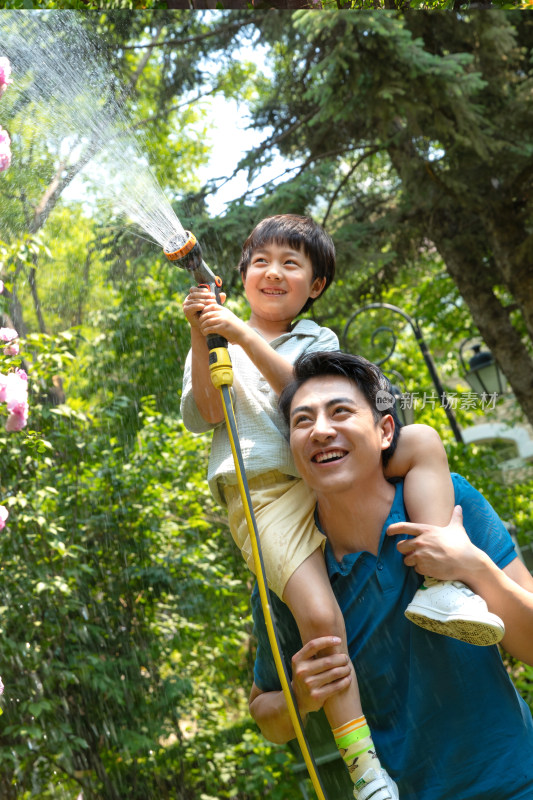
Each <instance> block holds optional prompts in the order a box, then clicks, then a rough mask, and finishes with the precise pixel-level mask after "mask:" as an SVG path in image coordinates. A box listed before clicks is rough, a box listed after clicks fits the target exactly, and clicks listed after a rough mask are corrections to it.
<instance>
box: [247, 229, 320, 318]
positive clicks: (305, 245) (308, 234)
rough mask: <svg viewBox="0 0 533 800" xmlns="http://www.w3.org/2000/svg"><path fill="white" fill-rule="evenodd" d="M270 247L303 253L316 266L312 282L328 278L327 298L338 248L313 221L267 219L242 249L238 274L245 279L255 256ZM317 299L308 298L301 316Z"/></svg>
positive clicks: (254, 230)
mask: <svg viewBox="0 0 533 800" xmlns="http://www.w3.org/2000/svg"><path fill="white" fill-rule="evenodd" d="M269 244H277V245H284V244H287V245H289V247H292V248H293V249H294V250H302V251H303V252H304V253H305V255H306V256H307V258H308V259H309V260H310V261H311V264H312V265H313V280H315V279H316V278H325V279H326V283H325V285H324V288H323V289H322V291H321V293H320V295H319V297H320V296H322V295H323V294H324V292H325V291H326V289H327V288H328V286H329V285H330V283H331V282H332V280H333V278H334V277H335V245H334V244H333V240H332V239H331V236H330V235H329V234H328V233H326V231H325V230H324V228H321V227H320V225H318V224H317V223H316V222H315V221H314V220H312V219H311V218H310V217H302V216H300V215H299V214H278V215H277V216H275V217H266V218H265V219H263V220H262V221H261V222H260V223H259V224H258V225H256V226H255V228H254V229H253V231H252V232H251V234H250V235H249V236H248V238H247V239H246V241H245V243H244V244H243V246H242V256H241V260H240V262H239V270H240V272H241V275H242V276H243V278H245V277H246V272H247V270H248V267H249V266H250V262H251V260H252V255H253V253H254V252H255V251H256V250H259V249H260V248H261V247H266V246H267V245H269ZM316 299H317V298H313V297H310V298H308V300H307V302H306V304H305V305H304V307H303V308H302V309H301V311H300V312H299V313H300V314H303V313H304V312H305V311H307V310H308V309H309V308H310V307H311V305H312V304H313V303H314V301H315V300H316Z"/></svg>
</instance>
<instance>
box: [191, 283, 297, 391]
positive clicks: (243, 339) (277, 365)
mask: <svg viewBox="0 0 533 800" xmlns="http://www.w3.org/2000/svg"><path fill="white" fill-rule="evenodd" d="M200 329H201V331H202V333H203V334H204V336H207V335H208V334H210V333H216V334H219V335H221V336H224V337H225V338H226V339H227V340H228V342H231V344H238V345H239V346H240V347H242V349H243V350H244V352H245V353H246V355H247V356H248V358H249V359H250V360H251V361H252V362H253V363H254V364H255V366H256V367H257V369H258V370H259V372H260V373H261V374H262V375H263V377H264V378H265V379H266V380H267V381H268V383H269V384H270V386H271V387H272V389H273V390H274V391H275V392H276V394H280V393H281V391H282V389H283V388H284V387H285V386H286V385H287V383H289V382H290V381H291V380H292V378H293V369H292V364H291V362H290V361H288V360H287V359H286V358H284V357H283V356H281V355H280V354H279V353H277V352H276V351H275V350H274V349H273V348H272V347H270V345H269V343H268V342H267V341H266V340H265V339H263V337H262V336H260V335H259V334H258V333H257V332H256V331H254V330H253V328H251V327H250V326H249V325H247V324H246V322H243V321H242V320H241V319H239V317H237V316H236V314H234V313H233V312H232V311H230V310H229V309H228V308H224V307H223V306H220V305H218V304H217V303H216V301H215V300H214V298H213V301H212V302H210V303H208V304H206V306H205V308H204V310H203V312H202V316H201V319H200ZM195 396H196V395H195Z"/></svg>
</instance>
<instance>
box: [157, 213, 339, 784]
mask: <svg viewBox="0 0 533 800" xmlns="http://www.w3.org/2000/svg"><path fill="white" fill-rule="evenodd" d="M163 252H164V254H165V256H166V257H167V258H168V260H169V261H171V262H172V263H177V264H178V266H180V267H182V269H186V270H188V271H189V272H191V273H192V275H193V276H194V278H195V280H196V282H197V284H198V285H199V286H207V288H209V289H210V290H211V292H212V293H213V294H214V295H215V297H216V300H217V303H220V304H221V300H220V288H221V286H222V280H221V279H220V278H219V277H218V275H215V274H214V273H213V272H212V271H211V270H210V268H209V267H208V266H207V264H206V263H205V261H204V260H203V257H202V249H201V247H200V244H199V242H198V241H197V239H196V237H195V236H194V234H193V233H191V232H190V231H186V230H184V229H181V230H177V231H175V232H174V233H173V234H172V236H171V237H170V239H168V241H167V242H166V243H165V245H164V247H163ZM207 346H208V348H209V371H210V373H211V381H212V382H213V385H214V386H215V388H216V389H219V390H220V394H221V397H222V407H223V409H224V418H225V421H226V429H227V431H228V437H229V441H230V445H231V452H232V455H233V461H234V464H235V471H236V474H237V484H238V486H239V493H240V496H241V502H242V505H243V509H244V515H245V517H246V523H247V526H248V533H249V535H250V544H251V546H252V554H253V559H254V566H255V574H256V578H257V585H258V589H259V596H260V598H261V607H262V609H263V616H264V618H265V625H266V629H267V634H268V639H269V642H270V647H271V648H272V655H273V656H274V662H275V664H276V670H277V673H278V677H279V680H280V683H281V688H282V690H283V695H284V697H285V701H286V703H287V709H288V711H289V716H290V718H291V722H292V725H293V728H294V731H295V733H296V738H297V740H298V744H299V745H300V750H301V751H302V756H303V759H304V761H305V764H306V767H307V771H308V772H309V777H310V778H311V782H312V784H313V788H314V790H315V792H316V794H317V797H318V800H327V797H326V794H325V792H324V787H323V786H322V782H321V780H320V776H319V774H318V769H317V766H316V763H315V760H314V758H313V754H312V752H311V748H310V747H309V742H308V741H307V738H306V736H305V733H304V729H303V724H302V719H301V717H300V712H299V710H298V705H297V703H296V699H295V697H294V693H293V690H292V686H291V679H290V676H289V673H288V671H287V666H286V664H285V661H284V660H283V656H282V655H281V652H282V651H281V644H280V639H279V635H278V632H277V629H276V625H275V622H274V617H273V613H272V604H271V600H270V590H269V588H268V584H267V580H266V573H265V565H264V563H263V555H262V553H261V544H260V542H259V533H258V531H257V524H256V521H255V515H254V512H253V509H252V499H251V497H250V490H249V487H248V481H247V479H246V471H245V467H244V461H243V458H242V452H241V446H240V443H239V433H238V431H237V422H236V419H235V410H234V408H233V401H232V398H231V393H230V390H229V387H230V386H231V385H232V384H233V367H232V365H231V358H230V356H229V352H228V342H227V340H226V339H225V338H224V337H223V336H219V335H217V334H210V335H209V336H208V337H207Z"/></svg>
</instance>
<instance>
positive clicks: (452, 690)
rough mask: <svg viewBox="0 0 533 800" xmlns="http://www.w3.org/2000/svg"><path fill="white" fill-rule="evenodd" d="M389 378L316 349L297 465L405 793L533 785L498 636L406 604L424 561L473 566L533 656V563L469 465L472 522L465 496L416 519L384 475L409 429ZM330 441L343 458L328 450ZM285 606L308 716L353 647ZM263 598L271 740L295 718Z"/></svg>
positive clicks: (265, 724) (301, 403)
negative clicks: (394, 406)
mask: <svg viewBox="0 0 533 800" xmlns="http://www.w3.org/2000/svg"><path fill="white" fill-rule="evenodd" d="M387 388H388V387H387V383H386V381H385V379H384V378H383V376H382V373H381V372H380V371H379V370H378V369H377V367H375V366H374V365H372V364H370V363H369V362H367V361H366V359H362V358H360V357H357V356H351V355H348V354H344V353H334V352H329V353H314V354H312V355H310V356H307V357H305V358H304V359H300V360H299V361H298V362H296V364H295V381H294V382H293V383H292V384H291V385H290V386H288V387H287V388H286V389H285V390H284V392H283V393H282V396H281V397H280V407H281V409H282V411H283V413H284V414H285V416H286V419H287V421H288V423H289V430H290V443H291V448H292V451H293V455H294V459H295V462H296V466H297V467H298V470H299V472H300V474H301V475H302V478H303V479H304V480H305V481H306V482H307V483H308V484H309V485H310V486H311V488H313V489H314V491H315V493H316V496H317V522H318V523H319V525H320V527H321V529H322V530H323V532H324V533H325V535H326V536H327V544H326V550H325V557H326V564H327V568H328V572H329V575H330V580H331V583H332V586H333V590H334V592H335V595H336V597H337V600H338V602H339V605H340V607H341V610H342V612H343V615H344V618H345V622H346V629H347V637H348V648H349V653H350V657H351V659H352V661H353V662H354V666H355V672H356V674H357V676H358V679H359V689H360V693H361V700H362V704H363V708H364V709H365V713H366V716H367V719H368V720H369V724H370V728H371V731H372V735H373V739H374V742H375V745H376V750H377V754H378V756H379V758H380V761H381V763H382V765H383V766H384V767H385V769H386V770H387V772H388V773H389V774H390V775H391V777H392V778H393V779H394V780H395V781H396V783H397V784H398V788H399V795H400V798H401V800H526V798H529V800H531V798H533V721H532V719H531V713H530V711H529V709H528V707H527V705H526V704H525V702H524V701H523V700H522V698H520V697H519V695H518V694H517V692H516V690H515V689H514V687H513V685H512V683H511V681H510V679H509V677H508V675H507V672H506V670H505V668H504V666H503V663H502V660H501V657H500V654H499V651H498V649H497V647H496V646H491V647H475V646H473V645H470V644H465V643H463V642H459V641H457V640H455V639H450V638H448V637H445V636H440V635H438V634H436V633H432V632H430V631H427V630H424V629H422V628H418V627H416V626H414V625H412V624H411V623H410V622H408V621H407V620H406V619H405V617H404V614H403V609H405V607H406V605H407V603H408V600H409V598H410V597H412V596H413V594H414V591H416V589H418V588H419V587H420V585H421V583H422V580H423V579H422V575H431V576H433V577H435V578H438V579H441V580H457V581H461V582H463V583H465V584H466V585H467V586H469V587H470V588H471V589H472V590H473V591H474V592H476V593H477V594H479V595H480V596H481V597H482V598H483V599H484V600H485V601H486V603H487V605H488V607H489V609H490V611H492V612H493V613H496V614H498V615H499V616H500V617H501V618H502V620H503V621H504V624H505V630H506V633H505V637H504V639H503V641H502V644H503V646H504V648H505V649H506V650H507V652H509V653H510V654H511V655H513V656H515V657H516V658H518V659H520V660H522V661H524V662H526V663H529V664H533V578H532V576H531V575H530V574H529V572H528V571H527V569H526V568H525V567H524V565H523V564H522V563H521V561H519V559H518V558H517V557H516V552H515V551H514V547H513V543H512V541H511V539H510V537H509V535H508V533H507V531H506V530H505V527H504V526H503V524H502V523H501V521H500V520H499V518H498V517H497V515H496V514H495V512H494V510H493V509H492V508H491V507H490V505H489V504H488V503H487V502H486V501H485V500H484V498H483V497H482V496H481V495H480V494H479V493H478V492H476V490H474V489H473V488H472V487H471V486H470V485H469V484H468V483H467V481H465V480H464V479H463V478H461V477H460V476H453V481H454V488H455V495H456V503H457V504H458V505H460V506H461V507H462V512H463V514H464V525H465V527H464V528H463V527H462V524H461V511H460V509H456V511H455V512H454V517H453V518H452V522H451V523H450V525H449V526H448V527H446V528H437V527H431V526H424V525H418V524H416V525H415V524H413V523H409V522H408V521H406V514H405V508H404V504H403V492H402V489H403V487H402V481H398V482H396V483H395V484H393V483H391V482H389V481H388V480H386V478H385V477H384V474H383V464H382V455H383V453H384V452H386V451H387V450H388V448H389V447H391V446H392V447H394V442H395V435H396V431H395V428H396V426H395V419H394V416H393V415H392V414H390V413H387V410H386V409H385V410H380V408H379V407H380V406H382V405H383V404H382V403H376V396H378V395H377V393H378V392H383V391H384V390H387ZM323 453H328V454H329V455H330V456H332V457H331V458H328V459H327V460H324V459H323V458H322V457H319V458H317V454H323ZM465 529H466V531H468V534H467V533H466V531H465ZM407 535H408V536H409V537H410V538H406V536H407ZM275 609H276V613H277V616H278V621H279V625H280V628H281V636H282V640H283V641H284V649H285V650H286V654H287V655H288V656H289V657H291V656H293V658H292V666H293V687H294V691H295V695H296V699H297V702H298V705H299V708H300V711H301V714H302V716H303V718H304V719H305V717H306V716H307V713H308V712H309V711H315V710H317V709H319V708H321V707H322V705H323V703H324V701H325V700H326V699H327V698H329V697H331V696H332V695H333V694H334V693H335V692H337V691H339V690H342V689H344V688H345V687H346V684H347V682H349V681H350V680H351V678H350V670H349V669H348V665H347V664H346V660H345V657H342V656H327V657H321V655H320V654H321V651H322V650H323V649H326V648H328V647H331V645H332V644H333V642H332V641H331V640H330V638H328V637H323V638H322V639H317V640H314V641H311V642H308V643H307V644H306V646H305V647H303V648H301V642H300V641H299V639H298V635H297V630H296V629H295V628H294V626H293V622H292V620H291V619H290V616H289V612H288V611H287V609H286V608H284V607H283V605H282V604H281V603H275ZM253 610H254V618H255V621H256V633H257V637H258V650H257V658H256V665H255V673H254V676H255V681H254V685H253V687H252V692H251V695H250V711H251V713H252V716H253V717H254V718H255V720H256V721H257V723H258V724H259V726H260V728H261V730H262V731H263V733H264V735H265V736H266V737H267V738H268V739H271V740H272V741H277V742H284V741H288V740H290V739H291V738H293V736H294V731H293V729H292V725H291V722H290V718H289V716H288V712H287V709H286V706H285V701H284V698H283V694H282V693H281V692H280V691H279V682H278V681H277V676H276V672H275V668H274V666H273V660H272V656H271V653H270V646H269V644H268V640H267V637H266V634H265V631H264V623H263V621H262V615H261V609H260V606H259V604H258V601H257V597H254V602H253ZM300 648H301V649H300ZM376 800H378V796H376Z"/></svg>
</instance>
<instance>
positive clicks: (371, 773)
mask: <svg viewBox="0 0 533 800" xmlns="http://www.w3.org/2000/svg"><path fill="white" fill-rule="evenodd" d="M353 796H354V797H355V800H400V795H399V794H398V787H397V786H396V784H395V783H394V781H393V780H392V778H391V777H390V775H389V774H388V773H387V772H385V770H384V769H377V770H376V769H374V768H373V767H370V768H369V769H367V771H366V772H365V774H364V775H363V777H362V778H359V780H358V781H357V783H356V784H355V787H354V790H353Z"/></svg>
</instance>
